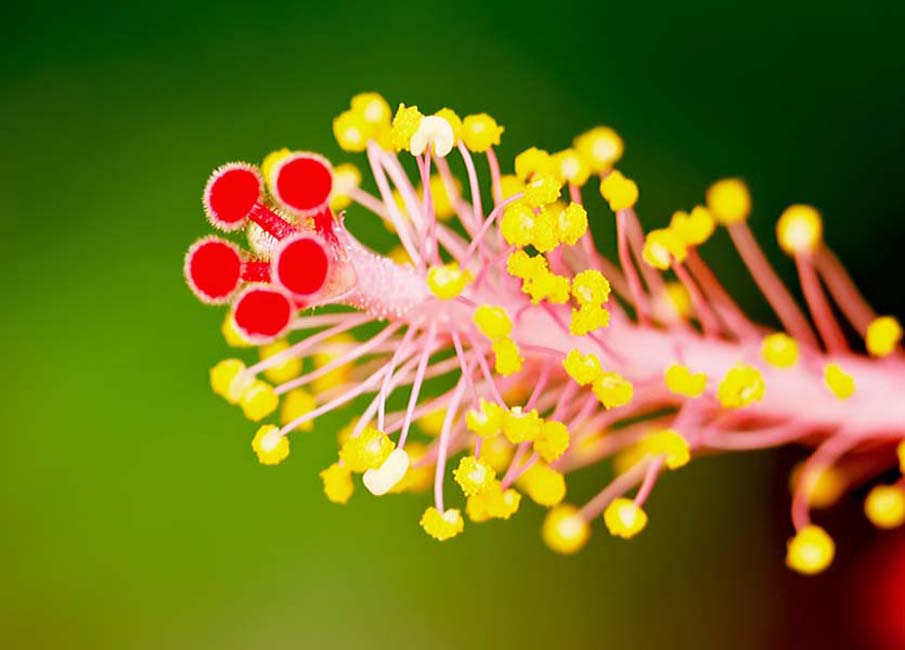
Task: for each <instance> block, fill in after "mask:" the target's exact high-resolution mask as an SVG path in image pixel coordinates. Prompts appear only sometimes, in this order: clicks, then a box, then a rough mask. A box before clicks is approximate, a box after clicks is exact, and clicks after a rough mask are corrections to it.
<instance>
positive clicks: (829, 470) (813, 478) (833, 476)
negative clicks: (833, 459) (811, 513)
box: [789, 463, 848, 508]
mask: <svg viewBox="0 0 905 650" xmlns="http://www.w3.org/2000/svg"><path fill="white" fill-rule="evenodd" d="M805 467H806V464H805V463H799V464H798V465H796V466H795V468H794V469H793V470H792V472H791V474H790V476H789V487H790V489H791V490H792V491H793V492H794V491H795V490H797V489H798V487H799V486H800V484H801V481H803V480H805V479H807V481H808V484H807V485H806V486H803V487H804V491H805V497H806V498H807V502H808V506H810V507H811V508H828V507H830V506H831V505H833V504H834V503H836V501H838V500H839V497H841V496H842V495H843V494H844V493H845V489H846V488H847V487H848V481H847V480H846V478H845V474H843V472H842V470H840V469H839V468H837V467H834V466H829V467H824V468H822V469H811V470H810V471H809V472H808V473H807V474H805V473H804V468H805Z"/></svg>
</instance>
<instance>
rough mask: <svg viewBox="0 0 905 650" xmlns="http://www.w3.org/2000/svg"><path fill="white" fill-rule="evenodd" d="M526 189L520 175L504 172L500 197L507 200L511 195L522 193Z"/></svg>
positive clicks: (501, 177)
mask: <svg viewBox="0 0 905 650" xmlns="http://www.w3.org/2000/svg"><path fill="white" fill-rule="evenodd" d="M524 191H525V184H524V183H523V182H521V181H520V180H519V178H518V176H515V175H513V174H503V175H502V176H500V194H501V195H502V196H501V197H500V198H501V199H503V200H505V199H508V198H509V197H512V196H515V195H516V194H521V193H522V192H524Z"/></svg>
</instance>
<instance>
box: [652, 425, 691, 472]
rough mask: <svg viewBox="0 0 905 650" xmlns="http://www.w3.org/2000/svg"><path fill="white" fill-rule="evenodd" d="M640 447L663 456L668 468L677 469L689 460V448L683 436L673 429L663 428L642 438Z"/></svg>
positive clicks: (655, 454)
mask: <svg viewBox="0 0 905 650" xmlns="http://www.w3.org/2000/svg"><path fill="white" fill-rule="evenodd" d="M640 448H641V449H642V450H643V451H644V452H645V453H648V454H651V455H654V456H660V455H663V456H665V459H664V462H665V463H666V466H667V467H668V468H669V469H678V468H680V467H682V466H684V465H687V464H688V461H689V460H691V448H690V447H689V446H688V441H687V440H686V439H685V437H684V436H683V435H682V434H681V433H679V432H678V431H676V430H675V429H663V430H662V431H657V432H656V433H652V434H651V435H649V436H647V437H646V438H644V440H642V441H641V445H640Z"/></svg>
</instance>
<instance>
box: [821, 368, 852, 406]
mask: <svg viewBox="0 0 905 650" xmlns="http://www.w3.org/2000/svg"><path fill="white" fill-rule="evenodd" d="M823 383H824V384H825V385H826V387H827V388H828V389H829V390H830V392H831V393H832V394H833V395H835V396H836V397H838V398H839V399H848V398H849V397H851V396H852V395H854V394H855V378H854V377H852V376H851V375H850V374H848V373H847V372H845V370H843V369H842V368H841V367H840V366H839V364H836V363H828V364H826V366H824V368H823Z"/></svg>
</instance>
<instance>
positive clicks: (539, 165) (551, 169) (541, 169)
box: [514, 147, 559, 182]
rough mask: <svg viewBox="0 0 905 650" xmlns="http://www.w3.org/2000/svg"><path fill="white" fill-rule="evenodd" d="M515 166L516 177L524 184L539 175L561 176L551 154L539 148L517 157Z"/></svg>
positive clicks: (529, 149) (531, 148) (525, 151)
mask: <svg viewBox="0 0 905 650" xmlns="http://www.w3.org/2000/svg"><path fill="white" fill-rule="evenodd" d="M514 166H515V175H516V176H517V177H518V178H519V179H520V180H521V181H523V182H524V181H527V180H528V179H530V178H531V177H532V176H535V175H539V174H545V175H548V176H554V177H556V176H559V167H558V165H557V164H556V162H555V161H554V160H553V158H552V157H551V156H550V154H549V152H547V151H544V150H543V149H538V148H537V147H530V148H528V149H525V150H524V151H523V152H522V153H520V154H519V155H517V156H516V157H515V165H514Z"/></svg>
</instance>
